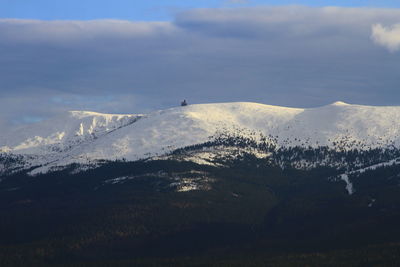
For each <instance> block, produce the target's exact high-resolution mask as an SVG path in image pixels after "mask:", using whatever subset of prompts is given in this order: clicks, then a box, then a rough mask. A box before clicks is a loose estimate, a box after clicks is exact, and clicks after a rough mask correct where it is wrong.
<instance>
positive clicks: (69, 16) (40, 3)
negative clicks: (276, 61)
mask: <svg viewBox="0 0 400 267" xmlns="http://www.w3.org/2000/svg"><path fill="white" fill-rule="evenodd" d="M291 4H297V5H308V6H345V7H351V6H354V7H360V6H368V7H388V8H394V7H400V1H399V0H297V1H294V0H264V1H261V0H213V1H212V0H113V1H109V0H107V1H104V0H68V1H56V0H0V18H20V19H40V20H91V19H103V18H113V19H123V20H140V21H155V20H157V21H160V20H161V21H167V20H172V19H173V18H174V14H175V13H177V12H181V11H182V10H186V9H192V8H218V7H232V8H233V7H244V6H258V5H291Z"/></svg>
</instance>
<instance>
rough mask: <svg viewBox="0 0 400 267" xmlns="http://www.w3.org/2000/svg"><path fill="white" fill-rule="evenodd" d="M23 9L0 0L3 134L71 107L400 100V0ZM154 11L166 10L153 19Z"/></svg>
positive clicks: (136, 109)
mask: <svg viewBox="0 0 400 267" xmlns="http://www.w3.org/2000/svg"><path fill="white" fill-rule="evenodd" d="M22 2H24V1H22V0H21V1H20V0H12V1H11V0H0V4H2V5H4V6H5V7H6V8H4V9H3V8H0V17H3V18H2V19H0V114H1V115H0V128H1V127H6V125H9V124H16V123H25V122H27V123H29V122H33V121H36V120H40V119H42V118H47V117H49V116H53V115H56V114H58V113H61V112H65V111H66V110H76V109H84V110H94V111H99V112H109V113H141V112H149V111H151V110H154V109H163V108H168V107H172V106H176V105H178V104H179V102H180V100H181V99H183V98H186V99H187V100H188V102H189V103H206V102H207V103H208V102H230V101H253V102H260V103H266V104H273V105H284V106H294V107H315V106H320V105H325V104H328V103H330V102H334V101H337V100H341V101H345V102H349V103H356V104H369V105H400V9H398V8H396V4H395V1H381V2H380V3H381V4H382V5H383V6H385V7H386V8H382V7H372V6H375V4H376V3H377V2H376V1H364V2H365V3H367V4H368V5H370V7H368V8H365V7H358V6H359V5H360V1H346V2H347V5H349V3H353V4H354V7H316V6H318V4H317V1H297V2H299V3H301V4H308V5H309V6H304V5H303V6H277V5H276V2H277V1H271V2H270V3H269V4H271V5H274V6H271V5H270V6H260V5H259V4H260V3H259V1H251V2H250V1H241V0H240V1H239V0H234V1H233V0H231V1H223V2H218V1H214V3H216V2H218V3H219V4H211V3H212V1H203V2H202V3H203V5H204V6H205V7H208V8H200V7H201V6H199V5H195V4H193V3H194V2H195V1H187V6H186V7H185V6H184V5H183V4H181V5H178V4H179V3H183V2H182V1H175V3H176V6H175V8H173V11H170V10H172V7H168V9H166V8H160V6H162V5H159V6H157V5H156V4H155V2H158V3H161V2H163V1H149V3H150V2H153V6H151V5H149V6H146V5H143V4H141V5H139V4H138V5H137V9H138V10H139V11H140V10H141V11H142V12H139V13H138V12H136V13H138V14H139V15H137V16H136V15H132V17H129V16H124V15H123V14H122V13H123V12H122V11H121V12H120V13H121V14H120V15H118V12H116V11H115V10H113V9H110V14H111V15H109V16H107V12H106V11H107V10H106V9H105V6H103V7H102V8H98V10H99V12H98V13H96V12H94V11H93V10H91V11H90V12H89V11H88V12H87V14H86V15H85V12H83V11H82V10H81V11H77V12H76V16H74V14H75V13H74V12H72V11H71V10H72V9H73V5H71V6H70V7H69V8H70V9H71V10H70V9H66V12H65V14H64V15H63V16H62V15H59V17H57V14H58V12H59V11H58V9H56V10H55V12H50V11H49V10H47V11H46V10H42V11H41V12H39V11H38V10H39V7H40V5H41V4H42V5H43V6H45V5H50V4H49V3H55V2H56V1H43V0H41V1H35V3H36V4H37V5H36V6H34V7H31V8H27V9H22V10H23V11H18V10H20V9H18V8H20V7H21V5H22ZM25 2H26V1H25ZM65 2H69V1H65ZM74 2H75V1H71V3H74ZM89 2H91V3H92V5H93V8H94V6H95V4H94V2H93V1H83V3H86V5H88V4H89ZM100 2H101V1H100ZM123 2H126V1H117V2H116V3H118V4H122V3H123ZM131 2H132V1H131ZM134 2H137V1H134ZM140 2H146V1H140ZM165 2H166V1H165ZM171 2H174V1H171ZM198 2H201V1H199V0H198ZM280 2H282V1H280ZM288 2H293V1H288ZM325 2H327V3H328V2H329V1H325ZM335 2H337V3H339V2H340V3H343V2H344V1H335ZM396 2H398V1H396ZM18 3H19V6H18ZM206 3H209V4H206ZM319 3H321V2H319ZM53 5H54V4H53ZM61 7H62V6H60V7H58V8H60V9H61ZM129 7H132V4H130V5H129ZM151 7H153V9H154V10H158V11H154V13H155V14H153V15H148V16H147V17H146V16H145V14H144V12H145V10H151ZM157 7H158V8H159V9H157ZM164 7H165V6H164ZM96 8H97V7H96ZM159 10H163V11H162V12H161V11H159ZM166 10H169V11H168V12H167V11H166ZM157 12H158V13H157ZM50 14H52V15H50ZM68 14H69V15H68ZM96 14H97V15H96ZM149 14H152V13H151V12H150V11H149ZM153 17H154V18H153ZM110 18H112V19H110Z"/></svg>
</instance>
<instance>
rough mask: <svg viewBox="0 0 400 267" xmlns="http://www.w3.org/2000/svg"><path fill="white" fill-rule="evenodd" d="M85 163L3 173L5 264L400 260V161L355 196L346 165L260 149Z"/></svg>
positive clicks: (0, 221)
mask: <svg viewBox="0 0 400 267" xmlns="http://www.w3.org/2000/svg"><path fill="white" fill-rule="evenodd" d="M181 152H182V151H181ZM181 152H177V153H176V157H177V158H179V153H181ZM279 156H281V155H279ZM76 167H77V166H76V165H71V166H70V167H69V168H67V169H64V170H61V171H56V172H49V173H47V174H42V175H38V176H35V177H32V176H29V175H28V174H27V172H26V171H24V172H20V173H14V174H12V175H10V176H7V177H3V178H2V179H3V181H2V182H1V183H0V192H1V193H0V266H47V265H50V266H57V265H59V266H396V265H398V264H400V258H399V255H400V253H399V252H400V228H399V227H398V225H399V223H400V186H399V185H400V177H399V173H400V166H398V165H395V164H391V165H388V164H386V165H378V166H377V167H376V168H373V169H371V170H365V171H363V172H360V173H357V175H356V176H353V177H350V178H351V182H352V183H353V185H354V187H355V191H354V192H353V193H352V194H349V192H348V191H347V190H346V184H345V182H344V181H343V180H342V179H337V178H335V177H337V176H338V175H340V173H341V171H340V170H338V169H337V168H332V167H326V166H319V167H315V168H308V169H296V168H292V167H290V166H284V167H282V166H281V165H280V164H279V163H276V162H275V163H271V161H268V162H266V161H265V159H258V158H256V157H254V156H252V155H243V156H242V157H235V158H233V159H231V160H226V161H225V162H224V164H220V165H218V164H215V165H214V166H207V165H198V164H195V163H193V162H187V161H178V160H174V159H168V160H152V161H137V162H124V161H117V162H104V164H103V165H101V166H100V167H98V168H95V169H89V170H86V171H80V172H76V171H75V170H76Z"/></svg>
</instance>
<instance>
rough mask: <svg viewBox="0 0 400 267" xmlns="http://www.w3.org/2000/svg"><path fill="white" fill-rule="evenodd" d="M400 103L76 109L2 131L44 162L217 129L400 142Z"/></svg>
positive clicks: (12, 145)
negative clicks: (130, 111)
mask: <svg viewBox="0 0 400 267" xmlns="http://www.w3.org/2000/svg"><path fill="white" fill-rule="evenodd" d="M399 121H400V107H372V106H361V105H349V104H346V103H343V102H335V103H333V104H330V105H327V106H323V107H318V108H309V109H299V108H286V107H278V106H270V105H263V104H257V103H242V102H239V103H219V104H199V105H189V106H186V107H176V108H171V109H167V110H161V111H156V112H153V113H150V114H146V115H109V114H100V113H94V112H84V111H72V112H69V113H68V114H66V115H65V116H62V117H58V118H54V119H51V120H48V121H44V122H40V123H37V124H35V125H29V126H25V127H24V128H22V129H21V128H20V129H17V130H15V131H13V132H11V133H9V134H4V135H2V136H0V151H2V152H8V153H13V154H29V155H36V156H39V157H40V161H41V162H42V163H46V162H50V161H51V162H58V163H57V164H60V165H63V164H68V163H71V162H87V161H90V160H95V159H111V160H114V159H121V158H125V159H127V160H137V159H142V158H147V157H150V156H160V155H163V154H165V153H168V152H171V151H173V150H175V149H177V148H182V147H185V146H188V145H193V144H198V143H203V142H205V141H208V140H209V139H210V136H213V135H216V134H218V133H225V134H226V133H228V134H232V135H243V136H251V135H254V133H256V134H258V133H262V134H263V135H266V136H273V137H274V138H276V139H277V142H278V144H279V145H280V146H297V145H299V146H305V147H308V146H313V147H317V146H321V145H327V146H330V147H332V148H338V149H353V148H359V149H369V148H371V147H372V148H374V147H388V146H396V147H400V125H399V124H398V122H399Z"/></svg>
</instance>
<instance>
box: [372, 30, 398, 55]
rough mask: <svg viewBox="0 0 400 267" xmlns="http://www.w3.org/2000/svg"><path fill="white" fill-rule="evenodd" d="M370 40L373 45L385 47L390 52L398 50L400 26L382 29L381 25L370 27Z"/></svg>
mask: <svg viewBox="0 0 400 267" xmlns="http://www.w3.org/2000/svg"><path fill="white" fill-rule="evenodd" d="M371 37H372V39H373V40H374V41H375V43H377V44H379V45H381V46H383V47H386V48H387V49H389V51H391V52H395V51H397V50H400V24H394V25H392V26H391V27H384V26H382V25H381V24H375V25H372V35H371Z"/></svg>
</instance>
